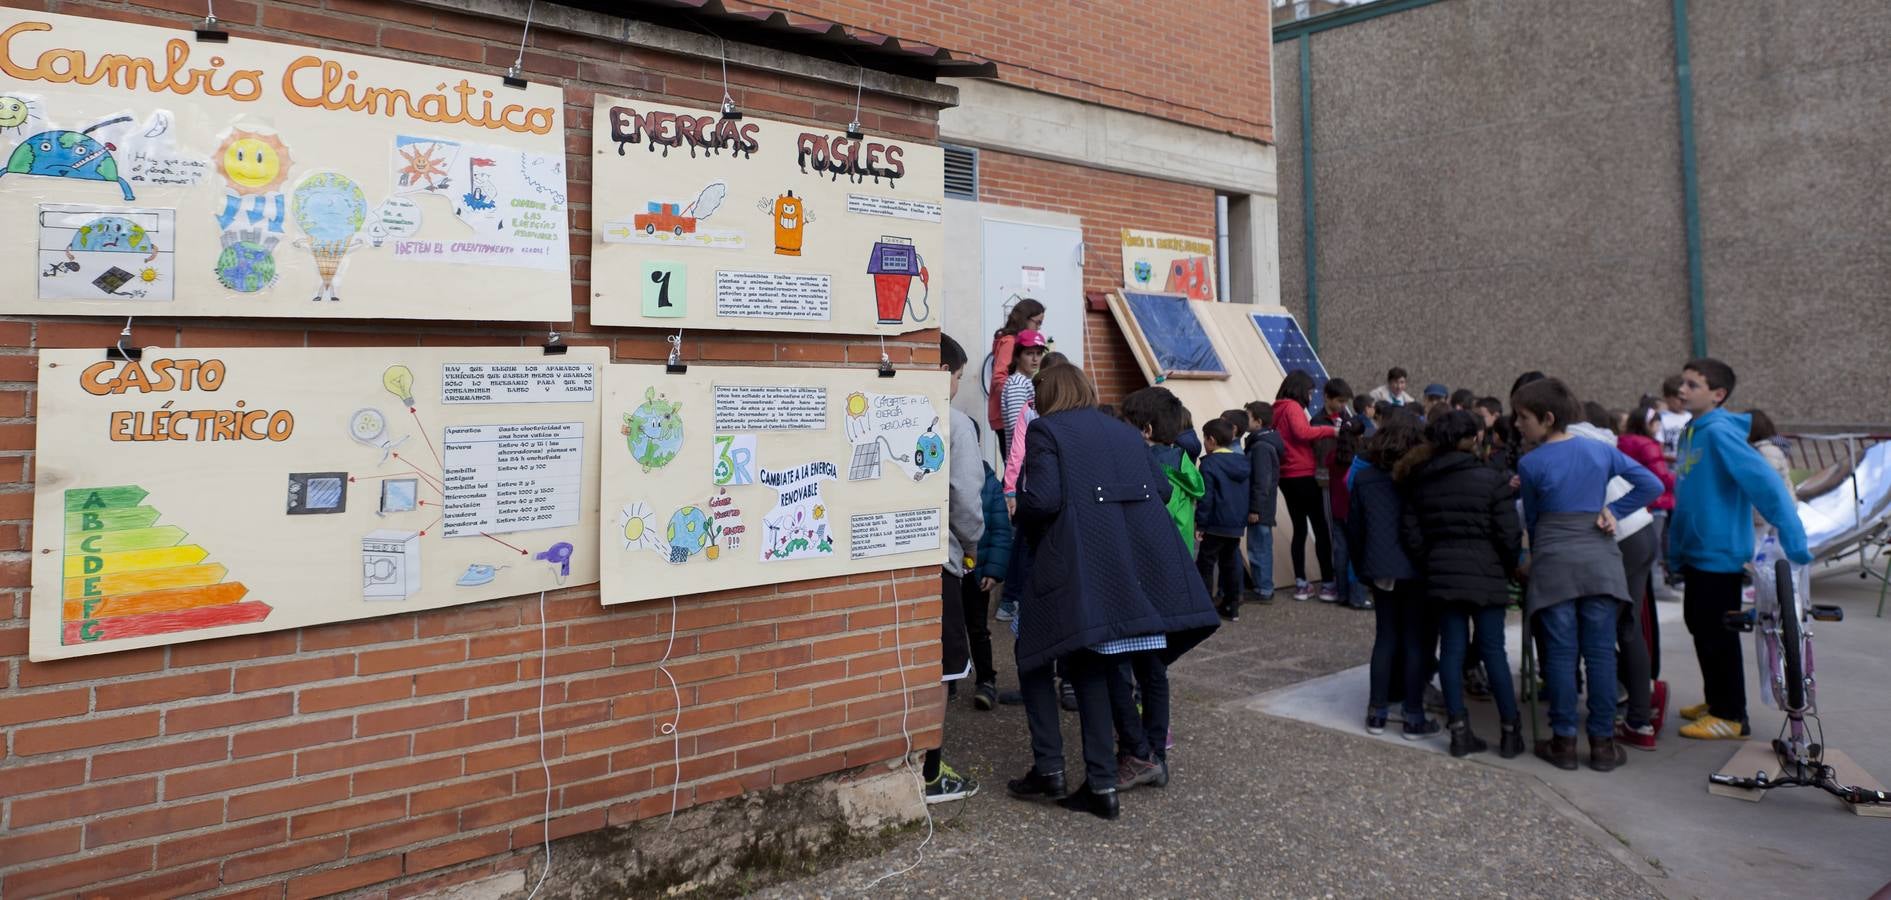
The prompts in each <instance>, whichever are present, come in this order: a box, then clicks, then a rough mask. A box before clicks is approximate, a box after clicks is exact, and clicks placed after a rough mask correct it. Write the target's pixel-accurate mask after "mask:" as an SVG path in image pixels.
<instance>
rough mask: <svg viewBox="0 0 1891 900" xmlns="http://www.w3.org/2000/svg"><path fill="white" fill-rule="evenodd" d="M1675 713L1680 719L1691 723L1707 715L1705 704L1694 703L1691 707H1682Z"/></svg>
mask: <svg viewBox="0 0 1891 900" xmlns="http://www.w3.org/2000/svg"><path fill="white" fill-rule="evenodd" d="M1675 712H1678V713H1680V714H1681V718H1683V719H1686V720H1688V721H1689V722H1692V721H1694V720H1696V719H1699V718H1702V717H1704V716H1706V715H1707V704H1705V703H1696V704H1694V705H1693V706H1683V707H1681V708H1680V709H1678V710H1675Z"/></svg>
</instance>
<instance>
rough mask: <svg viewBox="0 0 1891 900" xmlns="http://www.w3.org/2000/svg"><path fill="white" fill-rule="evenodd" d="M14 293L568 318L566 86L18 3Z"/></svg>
mask: <svg viewBox="0 0 1891 900" xmlns="http://www.w3.org/2000/svg"><path fill="white" fill-rule="evenodd" d="M0 55H4V58H5V59H6V60H7V61H8V65H7V67H5V69H4V71H0V159H4V160H6V165H5V167H4V170H0V230H4V233H5V234H6V235H8V237H9V240H7V241H5V242H4V243H0V272H7V273H11V274H10V275H9V276H8V277H9V278H10V279H11V280H10V281H8V282H6V284H5V289H4V290H0V312H4V313H28V314H39V315H109V316H130V315H134V314H135V315H141V316H243V317H285V316H293V317H297V318H315V319H322V318H335V319H340V318H349V319H366V318H376V319H388V318H396V319H465V320H476V321H507V320H510V321H537V322H547V321H552V322H563V321H567V320H569V319H570V318H571V297H570V293H571V289H570V286H569V271H570V260H569V255H570V239H569V224H568V220H569V216H568V215H567V212H566V194H565V190H566V187H565V161H564V160H565V157H564V152H565V151H564V113H563V94H562V91H561V89H560V88H559V87H558V86H557V85H552V84H533V85H531V86H529V87H526V88H523V89H519V88H511V87H506V86H504V85H503V84H502V83H501V81H500V76H499V74H498V73H496V72H490V71H489V72H478V73H472V72H459V71H454V70H451V69H445V68H440V67H436V66H426V65H418V64H415V63H408V62H398V61H394V60H388V59H377V58H374V57H368V56H361V55H357V54H352V53H342V52H338V51H331V50H322V49H314V48H307V47H296V46H290V45H287V44H277V43H271V42H267V41H257V40H251V39H248V38H245V37H240V36H232V37H231V38H230V39H229V42H228V43H227V44H223V43H200V42H198V41H196V40H195V39H194V36H193V35H192V33H191V32H190V31H187V30H183V29H171V28H161V27H155V26H149V25H131V24H124V23H120V22H109V21H104V20H100V19H91V18H81V17H74V16H62V15H54V14H51V13H40V12H29V11H23V10H12V9H6V10H0Z"/></svg>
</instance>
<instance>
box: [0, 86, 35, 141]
mask: <svg viewBox="0 0 1891 900" xmlns="http://www.w3.org/2000/svg"><path fill="white" fill-rule="evenodd" d="M34 105H35V104H34V103H33V101H32V100H31V99H29V98H27V97H21V96H16V95H14V94H5V95H0V133H4V132H11V133H13V134H18V133H20V131H21V129H24V128H25V127H26V123H28V122H31V121H33V120H34V119H37V118H39V111H38V110H36V109H34V108H33V107H34Z"/></svg>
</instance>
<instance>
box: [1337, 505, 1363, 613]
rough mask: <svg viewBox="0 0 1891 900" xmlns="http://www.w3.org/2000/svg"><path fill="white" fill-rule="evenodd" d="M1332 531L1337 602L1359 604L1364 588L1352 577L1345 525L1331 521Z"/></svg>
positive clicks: (1350, 554) (1351, 561)
mask: <svg viewBox="0 0 1891 900" xmlns="http://www.w3.org/2000/svg"><path fill="white" fill-rule="evenodd" d="M1332 529H1333V590H1334V591H1335V592H1337V593H1338V594H1339V602H1341V603H1344V604H1346V605H1348V606H1352V605H1356V604H1359V603H1360V601H1361V599H1362V598H1364V597H1365V596H1366V594H1365V586H1364V585H1362V584H1360V583H1359V579H1357V578H1354V577H1353V559H1352V552H1351V550H1350V548H1348V547H1347V546H1346V523H1345V522H1344V521H1343V520H1340V519H1333V520H1332Z"/></svg>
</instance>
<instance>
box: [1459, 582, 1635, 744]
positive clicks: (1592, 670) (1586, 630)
mask: <svg viewBox="0 0 1891 900" xmlns="http://www.w3.org/2000/svg"><path fill="white" fill-rule="evenodd" d="M1620 606H1621V602H1620V601H1618V600H1616V599H1615V598H1614V597H1577V598H1576V599H1574V600H1564V601H1563V602H1561V603H1558V604H1556V605H1555V606H1551V607H1549V608H1547V609H1543V610H1541V611H1539V612H1538V613H1537V614H1536V615H1537V618H1538V619H1541V620H1542V621H1543V631H1544V638H1545V642H1546V644H1547V646H1545V647H1544V652H1543V657H1544V662H1545V668H1546V669H1547V671H1546V672H1544V681H1545V686H1546V687H1548V688H1549V694H1550V731H1552V732H1554V733H1555V734H1556V735H1557V736H1558V737H1575V736H1576V657H1577V655H1578V654H1579V653H1580V655H1581V656H1582V661H1583V665H1584V666H1585V667H1586V668H1587V669H1588V673H1589V679H1588V680H1589V721H1588V732H1589V734H1590V735H1591V736H1593V737H1608V736H1611V735H1614V734H1615V617H1616V615H1617V613H1618V612H1619V607H1620ZM1491 689H1492V690H1496V685H1495V684H1494V683H1493V684H1492V685H1491Z"/></svg>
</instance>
